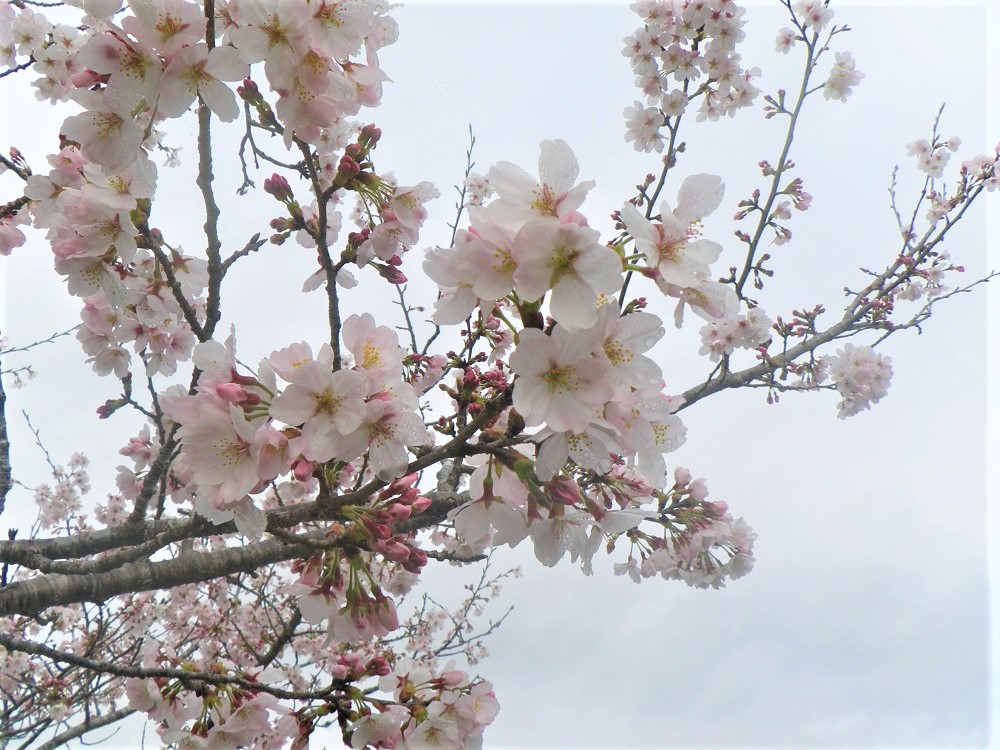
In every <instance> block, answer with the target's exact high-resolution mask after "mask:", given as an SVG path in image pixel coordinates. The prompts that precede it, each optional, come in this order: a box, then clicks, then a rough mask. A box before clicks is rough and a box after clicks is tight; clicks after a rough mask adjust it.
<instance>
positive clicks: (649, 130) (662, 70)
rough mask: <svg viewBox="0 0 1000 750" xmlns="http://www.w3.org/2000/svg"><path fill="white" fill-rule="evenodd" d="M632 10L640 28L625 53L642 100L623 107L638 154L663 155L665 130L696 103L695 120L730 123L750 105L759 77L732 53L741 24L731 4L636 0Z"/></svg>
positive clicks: (714, 0)
mask: <svg viewBox="0 0 1000 750" xmlns="http://www.w3.org/2000/svg"><path fill="white" fill-rule="evenodd" d="M630 7H631V8H632V10H634V11H635V12H636V14H637V15H638V16H639V17H640V18H641V19H642V22H643V26H642V28H641V29H638V30H637V31H636V32H635V33H633V34H631V35H629V36H627V37H625V40H624V41H625V47H624V48H623V50H622V54H623V55H624V56H625V57H626V58H628V60H629V62H630V63H631V65H632V72H633V73H635V76H636V85H637V86H638V87H639V89H640V90H641V91H642V93H643V95H644V96H645V100H646V104H645V105H644V104H643V103H642V102H641V101H636V102H635V103H634V104H633V106H631V107H628V108H626V109H625V119H626V123H627V127H628V133H627V135H626V140H627V141H630V142H632V144H633V146H634V147H635V149H636V151H662V150H663V146H664V136H663V128H664V126H665V125H666V124H667V122H668V120H669V119H670V118H674V117H680V115H682V114H683V113H684V112H685V111H686V110H687V107H688V104H689V103H690V102H691V101H692V100H694V99H697V98H698V97H701V98H702V103H701V107H700V109H699V111H698V118H697V119H698V120H704V119H710V120H718V119H719V118H720V117H722V116H723V115H729V116H730V117H731V116H733V115H735V113H736V111H737V110H738V109H740V108H742V107H747V106H749V105H750V104H752V103H753V101H754V99H755V98H756V96H757V94H758V93H759V91H758V89H757V88H756V86H754V83H753V80H754V79H755V78H756V77H758V76H759V75H760V71H759V70H758V69H756V68H751V69H744V68H743V67H742V65H741V57H740V54H739V53H738V52H736V45H737V44H738V43H739V42H741V41H743V39H744V38H745V37H746V34H745V33H744V31H743V26H744V25H745V24H746V20H745V19H744V13H745V11H744V10H743V8H741V7H739V6H738V5H737V4H736V3H735V2H733V0H699V1H698V2H676V1H675V0H639V2H635V3H632V5H631V6H630Z"/></svg>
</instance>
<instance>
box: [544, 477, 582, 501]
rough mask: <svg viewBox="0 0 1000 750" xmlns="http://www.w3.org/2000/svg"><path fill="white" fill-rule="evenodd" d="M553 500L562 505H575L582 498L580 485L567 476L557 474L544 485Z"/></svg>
mask: <svg viewBox="0 0 1000 750" xmlns="http://www.w3.org/2000/svg"><path fill="white" fill-rule="evenodd" d="M545 489H546V490H547V491H548V493H549V496H550V497H551V498H552V500H553V501H555V502H557V503H561V504H562V505H575V504H576V503H578V502H580V501H582V500H583V495H582V494H581V493H580V487H579V486H578V485H577V483H576V482H574V481H573V480H572V479H570V478H569V477H567V476H562V475H560V476H557V477H555V478H554V479H552V480H551V481H550V482H548V483H547V484H546V485H545Z"/></svg>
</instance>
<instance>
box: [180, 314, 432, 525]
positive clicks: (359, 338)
mask: <svg viewBox="0 0 1000 750" xmlns="http://www.w3.org/2000/svg"><path fill="white" fill-rule="evenodd" d="M343 337H344V342H345V345H346V348H347V351H349V352H350V353H351V354H352V355H353V357H354V366H353V367H350V368H345V369H339V370H334V369H333V351H332V349H331V347H330V346H329V345H324V346H323V347H321V348H320V350H319V351H318V352H317V353H315V354H314V353H313V351H312V349H311V347H310V346H309V345H308V344H307V343H305V342H301V343H298V344H292V345H291V346H288V347H285V348H284V349H280V350H278V351H275V352H273V353H272V354H271V355H270V356H269V357H268V358H266V359H265V360H263V361H262V362H261V363H260V366H259V367H258V370H257V372H256V373H255V375H241V374H239V372H238V370H237V366H236V353H235V338H234V337H233V336H230V337H229V339H227V341H226V343H225V344H221V343H218V342H216V341H209V342H205V343H202V344H199V345H198V346H197V347H196V348H195V351H194V358H193V360H194V364H195V366H196V367H198V368H199V369H200V370H201V371H202V375H201V377H200V378H199V380H198V385H197V388H196V391H195V393H194V394H193V395H188V393H187V391H186V389H184V388H182V387H181V386H173V387H172V388H169V389H168V390H167V391H166V392H165V393H164V395H163V397H162V399H161V403H162V405H163V410H164V412H165V413H166V415H167V416H169V417H170V418H171V419H172V420H174V421H175V422H176V423H177V424H179V425H180V426H181V427H180V430H179V432H178V435H179V436H180V438H181V444H182V446H183V452H182V454H181V458H180V460H179V463H178V464H177V467H178V469H177V471H178V472H179V474H180V475H184V474H185V473H189V476H190V481H189V482H188V483H187V485H186V487H184V488H183V491H184V492H186V493H188V494H192V493H195V492H196V494H197V504H196V508H197V509H198V511H199V513H201V514H202V515H204V516H206V517H207V518H209V520H212V521H214V522H215V523H224V522H226V521H228V520H231V519H235V521H236V524H237V527H238V528H239V529H240V531H242V532H243V533H245V534H247V535H248V536H251V537H254V538H259V537H260V535H261V534H262V533H263V531H264V523H265V519H264V516H263V512H262V511H261V510H260V508H259V507H258V506H257V505H255V504H254V503H253V501H252V500H251V499H250V497H249V494H254V493H257V492H260V491H262V490H263V489H264V488H265V487H266V485H267V483H268V482H270V481H271V480H273V479H275V478H277V477H279V476H284V475H286V474H288V473H289V472H291V473H292V474H293V476H294V477H295V478H296V479H298V480H300V481H309V480H310V478H311V477H312V473H313V470H314V468H315V467H316V466H317V465H320V464H325V463H327V462H330V461H337V462H340V464H341V465H345V464H349V463H350V462H352V461H354V460H355V459H358V458H360V457H361V456H363V455H364V456H367V467H368V470H369V471H370V472H371V474H373V475H375V476H378V477H379V478H381V479H382V480H384V481H391V480H393V479H396V478H398V477H400V476H402V475H403V473H404V471H405V469H406V465H407V461H408V458H407V446H416V445H423V444H425V443H427V442H428V440H429V437H428V435H427V432H426V428H425V427H424V424H423V421H422V420H421V419H420V417H419V415H418V414H417V413H416V412H417V394H416V392H415V391H414V389H413V387H412V386H411V385H410V384H409V383H406V382H404V381H403V380H402V367H401V365H402V361H403V356H404V352H403V349H402V348H401V347H400V346H399V343H398V339H397V336H396V332H395V331H393V330H392V329H391V328H389V327H387V326H378V325H376V324H375V319H374V318H373V317H372V316H371V315H369V314H368V313H365V314H363V315H352V316H350V317H349V318H347V320H345V321H344V326H343ZM279 378H280V379H281V380H283V381H285V383H287V385H285V386H284V387H280V386H279V385H278V379H279ZM275 421H277V422H281V423H284V424H285V425H287V427H286V428H283V429H279V428H278V427H277V426H275ZM349 475H350V471H347V472H345V477H346V476H349Z"/></svg>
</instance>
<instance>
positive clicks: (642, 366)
mask: <svg viewBox="0 0 1000 750" xmlns="http://www.w3.org/2000/svg"><path fill="white" fill-rule="evenodd" d="M578 173H579V165H578V163H577V161H576V158H575V156H574V155H573V153H572V151H571V150H570V149H569V147H568V146H567V145H566V144H565V143H563V142H562V141H543V142H542V144H541V155H540V158H539V162H538V176H537V177H535V176H532V175H530V174H528V173H527V172H526V171H525V170H523V169H521V168H520V167H517V166H516V165H514V164H511V163H508V162H501V163H500V164H497V165H495V166H493V167H492V168H491V169H490V170H489V172H488V174H487V178H488V180H489V184H490V186H491V187H492V189H493V190H494V191H495V194H496V198H495V199H494V200H493V201H491V202H489V203H487V204H485V205H483V206H481V207H474V208H473V209H472V210H471V220H470V226H469V228H468V229H467V230H462V231H460V232H458V233H457V234H456V243H455V245H454V246H453V247H450V248H433V249H431V250H429V251H428V253H427V258H426V260H425V262H424V269H425V271H426V272H427V274H428V275H429V276H430V277H431V278H432V279H434V280H435V281H437V282H438V285H439V288H440V291H441V296H440V299H439V300H438V303H437V305H436V308H435V314H434V319H435V321H436V322H438V323H439V324H443V325H447V324H458V323H460V322H462V321H464V320H465V319H467V318H469V317H470V316H471V315H473V313H474V311H475V310H476V309H477V308H478V311H479V318H480V320H483V319H485V320H491V319H492V320H496V321H497V322H502V323H503V324H504V325H506V326H509V327H511V329H512V332H513V334H514V338H515V342H516V345H515V348H514V350H513V352H512V353H511V354H510V357H509V359H508V363H509V370H510V373H511V374H512V375H513V376H514V377H513V383H512V401H513V409H514V412H506V413H505V414H504V415H502V416H501V418H500V419H499V420H498V424H497V427H495V428H494V429H499V428H500V425H503V424H506V430H507V432H508V433H510V434H521V432H522V431H523V430H527V431H528V433H530V435H529V437H530V443H533V444H534V445H535V451H534V453H533V454H532V452H531V451H530V450H527V452H521V450H519V451H515V452H508V453H505V454H503V455H497V456H490V457H488V458H486V459H483V460H479V461H477V460H476V459H475V458H473V459H470V460H471V461H472V462H473V463H476V464H477V468H476V470H475V471H474V472H473V474H472V476H471V477H470V480H469V482H470V484H469V493H470V498H471V500H470V501H469V502H468V503H466V504H464V505H462V506H460V507H458V508H456V509H455V510H454V511H452V513H451V514H450V517H451V518H452V520H453V522H454V526H455V532H456V537H455V539H454V540H449V539H448V538H447V537H446V536H442V537H440V538H439V541H440V542H441V543H442V544H445V545H446V546H449V545H451V547H452V548H453V549H456V550H458V551H459V552H478V551H480V550H482V549H484V548H486V547H488V546H491V545H499V544H507V545H510V546H512V547H513V546H515V545H517V544H519V543H520V542H521V541H522V540H524V539H526V538H529V537H530V539H531V541H532V543H533V545H534V551H535V555H536V557H537V558H538V559H539V561H541V562H542V563H543V564H545V565H555V564H556V563H557V562H558V561H559V560H560V559H562V558H563V557H564V556H565V555H566V554H567V553H569V555H570V556H571V557H572V558H573V559H579V560H580V562H581V564H582V566H583V567H584V570H589V569H590V566H591V560H592V558H593V555H594V553H595V552H596V550H597V549H598V548H599V546H600V542H601V540H602V539H603V538H605V537H606V536H610V535H616V534H621V533H624V532H631V531H633V530H635V529H636V528H637V527H638V526H639V525H640V524H642V523H643V522H644V521H647V520H648V521H652V522H653V523H654V524H660V526H661V527H662V525H663V523H664V522H663V519H662V518H661V512H662V509H660V510H659V511H658V510H656V509H654V508H653V507H651V504H654V503H655V499H656V497H657V496H658V493H659V492H660V491H661V488H662V487H663V486H664V484H665V481H666V465H665V461H664V457H663V456H664V454H665V453H669V452H671V451H673V450H676V449H677V448H678V447H679V446H680V445H681V444H682V443H683V442H684V440H685V433H686V430H685V428H684V426H683V424H682V423H681V421H680V419H679V418H678V417H677V416H676V415H675V414H674V412H675V411H676V410H677V409H678V408H679V407H680V406H681V405H682V403H683V400H682V399H680V398H677V397H674V396H670V395H668V394H666V393H664V392H663V385H664V384H663V375H662V373H661V371H660V368H659V367H658V366H657V365H656V363H655V362H654V361H653V360H652V359H650V358H649V357H648V356H647V354H646V353H647V352H649V351H650V350H651V349H652V348H653V347H654V346H655V345H656V343H657V342H658V341H659V340H660V339H661V338H662V337H663V335H664V328H663V323H662V321H661V320H660V319H659V318H658V317H657V316H655V315H653V314H651V313H648V312H645V311H643V310H641V309H640V307H641V305H630V306H628V307H627V308H625V309H622V308H620V307H619V304H617V302H616V301H614V300H613V299H609V295H611V294H613V293H615V292H617V291H618V290H619V289H620V288H621V286H622V283H623V272H624V271H625V270H626V269H627V270H629V271H632V272H639V273H642V274H643V275H644V276H647V277H648V278H650V279H652V280H654V281H655V283H656V284H657V286H658V288H659V289H660V290H661V291H662V292H663V293H664V294H666V295H669V296H673V297H675V298H678V299H679V304H678V312H677V319H678V321H680V317H681V315H682V312H683V308H684V306H685V305H691V306H692V307H693V308H694V309H695V310H696V311H697V312H698V313H699V314H700V315H702V316H703V317H705V318H707V319H710V320H716V319H726V316H727V315H732V314H733V313H734V312H735V310H736V309H738V306H737V301H736V297H735V295H734V294H733V292H732V289H731V288H729V287H726V286H725V285H723V284H720V283H718V282H716V281H713V280H712V279H711V273H710V264H711V263H712V262H714V261H715V260H716V259H717V258H718V257H719V254H720V253H721V250H722V248H721V246H720V245H718V244H717V243H714V242H711V241H709V240H705V239H700V238H698V237H697V235H698V230H697V225H698V224H699V223H700V221H701V219H703V218H704V217H705V216H707V215H708V214H710V213H711V212H712V211H714V210H715V208H717V207H718V205H719V203H720V202H721V200H722V196H723V185H722V182H721V180H720V179H719V178H718V177H715V176H712V175H695V176H692V177H689V178H688V179H687V180H685V181H684V183H683V184H682V186H681V188H680V192H679V196H678V205H677V208H676V209H671V208H670V206H669V204H667V203H666V201H664V202H663V203H662V204H661V206H660V209H661V211H660V216H659V219H660V221H659V222H654V221H652V220H650V219H647V218H646V217H644V216H643V215H642V214H641V213H640V212H639V211H638V209H637V208H636V207H635V206H634V205H633V204H631V203H628V204H626V205H625V207H624V208H623V209H622V211H621V220H622V224H623V226H624V227H625V228H627V230H628V232H629V233H630V234H631V235H632V237H633V239H634V242H635V251H636V252H635V254H634V256H629V257H626V256H625V250H624V245H623V244H614V245H613V246H612V247H608V246H606V245H602V244H601V243H600V241H599V235H598V233H597V232H596V231H595V230H593V229H591V228H590V226H589V224H588V222H587V220H586V218H585V217H584V216H583V214H581V213H580V211H579V210H578V209H579V208H580V207H581V206H582V203H583V200H584V197H585V196H586V193H587V192H588V191H589V189H590V188H591V187H592V186H593V183H592V182H580V183H577V176H578ZM640 260H642V261H643V263H642V264H641V265H640V264H638V263H637V261H640ZM546 303H547V306H548V307H547V309H548V312H549V313H550V315H551V323H550V324H549V325H547V326H546V325H545V323H544V319H543V311H542V305H543V304H546ZM512 319H520V322H521V326H520V327H515V326H514V325H513V323H512ZM486 328H487V330H488V328H489V326H488V325H487V326H486ZM487 339H488V340H489V341H490V343H491V345H494V346H496V344H495V342H494V340H493V339H490V338H489V337H487ZM487 375H489V382H490V383H491V386H490V387H493V388H501V387H502V385H499V384H498V383H500V382H503V381H505V380H506V377H505V374H504V373H503V371H497V372H496V373H494V374H489V373H480V372H478V371H476V370H472V369H469V370H467V371H466V374H465V376H464V377H463V379H462V381H461V382H460V383H459V384H457V385H456V389H453V390H449V392H450V393H451V394H452V395H453V397H454V398H456V399H460V398H462V396H461V394H460V390H463V389H467V388H469V387H472V388H473V389H475V387H476V385H477V383H486V382H487ZM514 415H516V422H515V420H514ZM521 440H522V441H523V440H525V438H523V437H522V438H521ZM595 479H596V481H595ZM635 533H638V532H635ZM709 546H712V545H709Z"/></svg>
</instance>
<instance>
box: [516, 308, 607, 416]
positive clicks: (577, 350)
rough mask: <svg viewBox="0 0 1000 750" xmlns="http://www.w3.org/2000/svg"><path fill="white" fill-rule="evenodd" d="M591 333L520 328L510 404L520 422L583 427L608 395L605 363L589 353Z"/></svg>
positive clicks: (592, 339)
mask: <svg viewBox="0 0 1000 750" xmlns="http://www.w3.org/2000/svg"><path fill="white" fill-rule="evenodd" d="M595 343H596V339H595V337H594V335H593V334H592V333H582V334H581V333H570V332H569V331H566V330H565V329H564V328H562V327H561V326H557V327H556V328H555V330H554V331H553V333H552V335H551V336H546V335H545V334H544V333H542V332H541V331H538V330H535V329H531V328H529V329H527V330H524V331H522V332H521V334H520V340H519V342H518V345H517V348H516V349H515V350H514V353H513V354H511V355H510V368H511V370H513V371H514V372H515V373H516V374H517V376H518V377H517V379H516V380H515V381H514V408H515V409H517V411H518V412H519V413H520V414H521V416H522V417H524V420H525V424H527V425H528V426H529V427H536V426H538V425H541V424H547V425H548V426H549V427H551V428H552V429H553V430H555V431H557V432H565V431H567V430H569V431H572V432H583V431H584V430H586V429H587V425H588V424H590V421H591V419H592V418H593V415H594V413H595V410H597V409H598V408H599V407H600V406H602V405H603V404H604V403H605V402H606V401H607V400H608V399H609V398H610V397H611V395H612V393H613V390H614V389H613V386H612V384H611V378H610V365H609V364H608V363H607V361H606V360H604V359H599V358H597V357H595V356H593V351H594V348H595Z"/></svg>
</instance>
